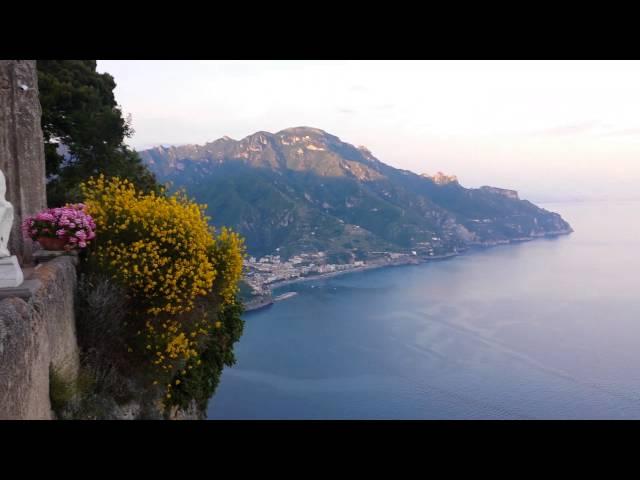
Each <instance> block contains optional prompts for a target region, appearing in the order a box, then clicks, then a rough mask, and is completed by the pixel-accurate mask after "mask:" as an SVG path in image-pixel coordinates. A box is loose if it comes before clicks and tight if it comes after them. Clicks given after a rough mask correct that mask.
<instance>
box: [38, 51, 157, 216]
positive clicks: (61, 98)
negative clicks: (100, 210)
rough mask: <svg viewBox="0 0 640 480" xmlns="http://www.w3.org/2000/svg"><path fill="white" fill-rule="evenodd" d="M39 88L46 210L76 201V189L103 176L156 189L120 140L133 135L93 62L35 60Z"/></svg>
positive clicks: (111, 84)
mask: <svg viewBox="0 0 640 480" xmlns="http://www.w3.org/2000/svg"><path fill="white" fill-rule="evenodd" d="M37 67H38V86H39V90H40V103H41V105H42V131H43V135H44V141H45V157H46V168H47V179H48V183H47V200H48V203H49V205H50V206H60V205H63V204H64V203H66V202H77V201H80V192H79V188H78V187H79V184H80V183H81V182H82V181H84V180H86V179H87V178H89V177H90V176H92V175H96V174H99V173H104V174H105V175H107V176H119V177H121V178H127V179H129V180H131V181H132V182H134V183H135V184H136V186H138V187H139V188H142V189H144V190H150V189H156V188H157V187H156V182H155V177H154V175H153V174H152V173H151V172H150V171H149V170H148V169H147V168H146V167H145V166H144V165H143V164H142V162H141V161H140V158H139V157H138V154H137V153H136V152H135V151H132V150H131V149H129V148H128V147H127V146H126V145H125V144H124V140H125V139H126V138H128V137H130V136H131V135H132V134H133V129H132V128H131V124H130V122H129V121H128V120H126V119H125V118H123V115H122V111H121V110H120V108H119V107H118V105H117V103H116V100H115V97H114V94H113V90H114V88H115V86H116V84H115V81H114V79H113V77H112V76H111V75H109V74H108V73H98V72H97V71H96V61H95V60H39V61H38V62H37Z"/></svg>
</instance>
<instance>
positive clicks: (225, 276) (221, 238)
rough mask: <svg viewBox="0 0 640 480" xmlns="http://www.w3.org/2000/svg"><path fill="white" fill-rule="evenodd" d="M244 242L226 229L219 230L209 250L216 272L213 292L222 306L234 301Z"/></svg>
mask: <svg viewBox="0 0 640 480" xmlns="http://www.w3.org/2000/svg"><path fill="white" fill-rule="evenodd" d="M244 254H245V247H244V240H243V239H242V237H241V236H240V235H238V234H237V233H235V232H233V231H231V230H229V229H228V228H226V227H222V228H221V229H220V234H219V235H218V236H217V237H216V238H215V243H214V245H213V246H212V247H211V249H210V257H211V259H212V261H213V264H214V266H215V268H216V270H217V272H218V276H217V278H216V280H215V287H216V288H215V290H216V292H217V293H218V295H219V296H220V298H221V299H222V302H223V303H224V304H229V303H231V302H233V301H234V299H235V297H236V294H237V293H238V290H239V285H240V279H241V278H242V266H243V258H244Z"/></svg>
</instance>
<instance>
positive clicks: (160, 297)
mask: <svg viewBox="0 0 640 480" xmlns="http://www.w3.org/2000/svg"><path fill="white" fill-rule="evenodd" d="M81 188H82V192H83V195H84V202H85V204H86V206H87V207H86V208H87V211H88V213H90V215H91V216H92V217H93V219H94V220H95V223H96V231H97V237H96V241H95V242H94V244H93V245H92V249H91V251H90V255H89V257H88V260H89V264H90V265H92V267H90V268H95V269H96V270H97V271H98V272H100V273H101V274H106V275H108V276H109V277H111V278H112V279H114V280H116V281H117V282H118V283H119V284H121V285H122V286H123V287H124V288H125V290H126V292H127V293H128V295H129V299H130V300H131V305H132V306H131V308H132V311H131V312H129V315H128V318H127V322H129V323H130V325H128V327H127V328H128V331H129V332H130V334H128V335H127V338H126V343H127V351H128V352H129V353H130V354H133V355H135V354H138V355H142V356H143V357H146V358H148V359H149V360H150V363H151V365H152V366H153V367H155V369H156V370H155V372H156V373H154V376H153V378H155V380H154V381H153V384H154V385H160V386H161V385H165V391H164V398H165V402H169V403H171V402H173V404H175V403H176V402H178V401H179V402H183V403H184V402H186V401H187V400H186V399H188V398H190V397H193V396H197V397H198V398H200V397H203V395H205V394H206V393H207V392H209V391H210V386H209V387H207V388H209V390H207V389H205V388H204V386H206V385H209V383H207V382H210V381H209V380H206V374H205V372H209V371H210V370H211V369H212V368H213V367H212V365H213V366H216V368H218V367H217V366H218V365H219V364H220V362H227V363H229V362H230V361H231V360H230V359H231V358H232V353H231V352H230V348H231V345H232V343H233V342H235V341H237V339H238V338H239V336H240V335H241V331H242V327H241V325H242V320H241V319H240V318H239V312H240V310H238V307H237V306H236V305H237V302H238V300H237V293H238V284H239V281H240V278H241V276H242V266H243V257H244V244H243V240H242V238H241V237H240V236H239V235H238V234H236V233H235V232H233V231H231V230H229V229H227V228H225V227H223V228H221V230H220V233H219V234H218V235H216V232H215V229H214V228H213V227H211V226H209V225H208V220H209V219H208V218H207V217H206V216H205V214H204V210H205V208H206V206H204V205H198V204H196V203H194V202H192V201H190V200H189V199H188V198H187V197H186V196H185V195H184V194H181V193H176V194H173V195H166V194H165V193H164V192H160V193H153V192H152V193H144V192H141V191H137V190H136V188H135V187H134V185H133V184H131V183H130V182H128V181H127V180H122V179H118V178H110V179H107V178H105V177H104V176H102V175H101V176H99V177H96V178H91V179H89V180H88V181H87V182H86V183H85V184H83V185H82V186H81ZM221 312H227V313H225V314H222V313H221ZM228 312H235V313H234V314H233V315H231V314H230V313H228ZM221 356H222V357H221ZM219 357H220V358H222V360H221V359H220V358H219ZM203 358H204V360H205V363H203V361H202V359H203ZM220 368H221V367H220ZM215 371H216V372H217V375H218V376H219V373H220V372H218V370H215ZM192 372H193V373H192ZM194 379H196V380H194ZM176 389H178V392H176ZM194 392H195V393H194ZM198 392H199V393H198ZM203 392H204V393H203ZM175 393H178V396H177V397H174V398H172V395H173V394H175Z"/></svg>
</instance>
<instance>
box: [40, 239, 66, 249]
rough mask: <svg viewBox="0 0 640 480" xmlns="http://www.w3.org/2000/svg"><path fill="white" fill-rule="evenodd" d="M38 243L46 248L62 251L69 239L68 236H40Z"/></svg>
mask: <svg viewBox="0 0 640 480" xmlns="http://www.w3.org/2000/svg"><path fill="white" fill-rule="evenodd" d="M38 243H39V244H40V246H42V248H44V249H45V250H54V251H61V250H64V246H65V245H66V244H67V239H66V238H51V237H40V238H38Z"/></svg>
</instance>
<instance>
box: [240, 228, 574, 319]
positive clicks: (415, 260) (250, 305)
mask: <svg viewBox="0 0 640 480" xmlns="http://www.w3.org/2000/svg"><path fill="white" fill-rule="evenodd" d="M572 232H573V229H569V230H566V231H565V230H562V231H556V232H548V233H544V234H540V235H534V236H530V237H522V238H513V239H510V240H497V241H493V242H484V243H474V244H469V247H473V248H481V249H482V248H491V247H496V246H500V245H510V244H515V243H522V242H529V241H532V240H538V239H540V238H549V237H558V236H561V235H569V234H570V233H572ZM467 251H469V248H467V249H464V250H461V251H459V252H451V253H445V254H443V255H436V256H432V257H413V256H411V257H409V258H402V259H396V260H392V261H389V262H382V263H373V264H368V265H363V266H361V267H354V268H350V269H348V270H340V271H338V272H328V273H321V274H319V275H312V276H307V277H298V278H292V279H290V280H282V281H279V282H274V283H272V284H269V291H270V295H269V296H268V297H266V296H262V297H260V298H259V299H256V300H251V301H249V302H247V303H245V304H244V311H245V312H251V311H255V310H259V309H261V308H265V307H268V306H269V305H273V304H274V303H275V302H277V301H280V300H285V299H286V298H284V299H280V298H278V297H276V298H274V297H273V291H274V290H275V289H277V288H281V287H285V286H287V285H293V284H296V283H302V282H309V281H312V280H324V279H327V278H332V277H337V276H339V275H345V274H347V273H356V272H364V271H367V270H375V269H378V268H385V267H396V266H401V265H421V264H424V263H429V262H432V261H440V260H448V259H450V258H453V257H457V256H459V255H462V254H464V253H466V252H467Z"/></svg>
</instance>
